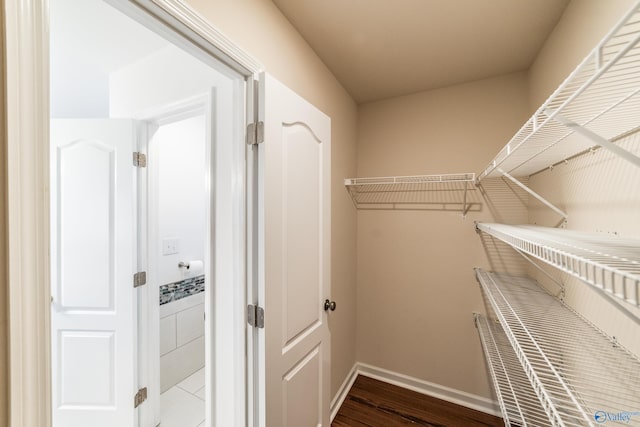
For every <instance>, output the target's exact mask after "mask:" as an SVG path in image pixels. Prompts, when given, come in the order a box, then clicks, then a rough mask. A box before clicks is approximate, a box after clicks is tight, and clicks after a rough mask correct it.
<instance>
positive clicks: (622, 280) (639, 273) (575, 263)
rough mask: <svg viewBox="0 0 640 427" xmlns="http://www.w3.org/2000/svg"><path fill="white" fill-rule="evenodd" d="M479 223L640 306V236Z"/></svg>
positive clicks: (518, 246)
mask: <svg viewBox="0 0 640 427" xmlns="http://www.w3.org/2000/svg"><path fill="white" fill-rule="evenodd" d="M476 227H477V228H478V229H479V230H480V231H482V232H485V233H487V234H489V235H491V236H494V237H496V238H497V239H499V240H502V241H503V242H505V243H507V244H509V245H510V246H512V247H513V248H515V249H516V250H518V251H519V252H522V253H525V254H528V255H531V256H533V257H534V258H537V259H539V260H541V261H544V262H546V263H547V264H550V265H552V266H554V267H556V268H558V269H559V270H561V271H563V272H565V273H569V274H571V275H572V276H574V277H577V278H579V279H581V280H582V281H583V282H585V283H587V284H589V285H591V286H594V287H596V288H598V289H600V290H601V291H604V292H606V293H607V294H609V295H610V296H613V297H615V298H618V299H620V300H622V301H625V302H627V303H629V304H631V305H634V306H640V240H638V239H628V238H622V237H618V236H610V235H602V234H598V233H587V232H581V231H574V230H565V229H557V228H548V227H540V226H534V225H517V226H516V225H505V224H493V223H477V224H476Z"/></svg>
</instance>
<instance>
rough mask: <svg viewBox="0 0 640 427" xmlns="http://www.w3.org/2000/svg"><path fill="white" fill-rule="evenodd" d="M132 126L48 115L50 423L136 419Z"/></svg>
mask: <svg viewBox="0 0 640 427" xmlns="http://www.w3.org/2000/svg"><path fill="white" fill-rule="evenodd" d="M134 125H135V123H134V121H132V120H109V119H89V120H73V119H69V120H67V119H61V120H52V122H51V195H52V196H51V206H52V209H51V215H52V217H51V230H52V232H51V242H52V246H51V247H52V263H51V269H52V271H51V273H52V301H51V304H52V307H51V323H52V331H51V333H52V340H51V343H52V398H53V399H52V412H53V426H54V427H56V426H57V427H86V426H89V425H90V426H92V427H102V426H103V427H112V426H119V427H132V426H134V425H135V420H134V415H135V412H134V407H133V397H134V395H135V387H136V384H135V381H136V380H135V378H136V376H135V360H136V359H135V357H136V328H137V324H136V311H135V307H136V304H137V294H136V290H135V289H134V287H133V275H134V273H135V256H136V252H135V251H136V243H137V242H136V238H137V236H136V221H135V218H136V204H135V195H136V191H135V190H136V188H135V184H136V180H135V170H136V168H135V167H134V165H133V162H132V153H133V151H134V147H135V141H136V140H135V127H134Z"/></svg>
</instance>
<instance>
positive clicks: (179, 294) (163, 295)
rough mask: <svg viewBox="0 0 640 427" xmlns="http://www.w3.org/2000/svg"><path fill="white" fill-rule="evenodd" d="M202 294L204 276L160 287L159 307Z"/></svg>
mask: <svg viewBox="0 0 640 427" xmlns="http://www.w3.org/2000/svg"><path fill="white" fill-rule="evenodd" d="M200 292H204V274H201V275H200V276H196V277H190V278H188V279H184V280H181V281H179V282H173V283H168V284H166V285H161V286H160V305H163V304H166V303H169V302H172V301H178V300H179V299H182V298H185V297H188V296H191V295H195V294H199V293H200Z"/></svg>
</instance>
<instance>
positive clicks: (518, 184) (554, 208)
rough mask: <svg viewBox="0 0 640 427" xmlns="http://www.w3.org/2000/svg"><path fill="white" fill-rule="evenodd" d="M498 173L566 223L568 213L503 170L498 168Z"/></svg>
mask: <svg viewBox="0 0 640 427" xmlns="http://www.w3.org/2000/svg"><path fill="white" fill-rule="evenodd" d="M498 172H500V173H501V174H502V176H504V177H505V178H507V179H509V180H510V181H511V182H513V183H514V184H516V185H517V186H518V187H520V188H522V189H523V190H524V191H526V192H527V193H529V194H531V195H532V196H533V197H535V198H536V199H538V200H539V201H541V202H542V203H544V205H545V206H547V207H548V208H549V209H551V210H552V211H554V212H555V213H557V214H558V215H560V216H561V217H562V218H563V219H564V220H565V221H566V220H567V217H568V215H567V213H566V212H564V211H563V210H561V209H559V208H558V207H556V206H555V205H554V204H553V203H551V202H550V201H548V200H547V199H545V198H544V197H542V196H541V195H539V194H538V193H536V192H535V191H533V190H532V189H530V188H529V187H527V186H526V185H524V184H523V183H521V182H520V181H518V180H517V179H515V178H514V177H513V176H511V175H509V174H508V173H507V172H505V171H503V170H502V169H500V168H498Z"/></svg>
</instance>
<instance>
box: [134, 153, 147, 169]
mask: <svg viewBox="0 0 640 427" xmlns="http://www.w3.org/2000/svg"><path fill="white" fill-rule="evenodd" d="M133 166H137V167H139V168H146V167H147V155H146V154H144V153H140V152H139V151H136V152H135V153H133Z"/></svg>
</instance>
